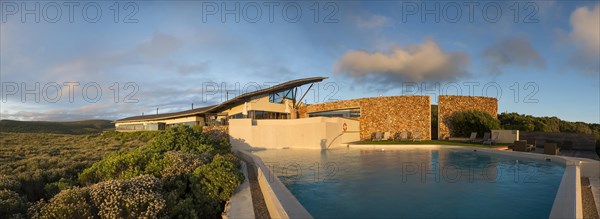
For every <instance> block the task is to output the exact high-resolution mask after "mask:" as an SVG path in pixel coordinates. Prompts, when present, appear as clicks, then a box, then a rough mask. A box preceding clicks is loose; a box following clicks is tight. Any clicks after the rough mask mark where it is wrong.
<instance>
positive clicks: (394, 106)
mask: <svg viewBox="0 0 600 219" xmlns="http://www.w3.org/2000/svg"><path fill="white" fill-rule="evenodd" d="M349 108H360V117H359V118H358V120H359V121H360V139H361V140H369V139H371V135H372V133H374V132H387V131H390V132H392V133H399V132H402V131H408V132H410V133H414V132H420V133H421V139H425V140H429V139H431V103H430V97H429V96H390V97H372V98H361V99H354V100H342V101H335V102H327V103H321V104H312V105H305V106H302V107H301V108H300V109H299V110H298V112H299V115H300V118H306V117H308V113H312V112H322V111H330V110H338V109H349Z"/></svg>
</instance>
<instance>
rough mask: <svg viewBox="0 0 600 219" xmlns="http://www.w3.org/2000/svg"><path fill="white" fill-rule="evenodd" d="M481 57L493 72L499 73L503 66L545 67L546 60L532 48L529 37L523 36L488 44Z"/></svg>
mask: <svg viewBox="0 0 600 219" xmlns="http://www.w3.org/2000/svg"><path fill="white" fill-rule="evenodd" d="M483 58H484V60H485V61H486V62H487V64H489V65H490V68H491V72H492V73H493V74H501V73H502V68H503V67H505V66H519V67H529V66H533V67H536V68H539V69H543V68H545V67H546V62H545V61H544V59H543V58H542V56H541V55H540V54H539V53H538V52H537V51H536V50H535V48H533V46H532V45H531V42H530V41H529V38H527V37H523V36H517V37H511V38H507V39H504V40H501V41H499V42H496V43H494V44H492V45H490V46H488V47H487V48H485V49H484V51H483Z"/></svg>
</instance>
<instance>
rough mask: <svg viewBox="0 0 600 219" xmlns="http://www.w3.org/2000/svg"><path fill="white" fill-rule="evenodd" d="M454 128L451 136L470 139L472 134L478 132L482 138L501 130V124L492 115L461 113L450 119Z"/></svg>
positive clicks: (476, 112) (456, 113)
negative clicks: (492, 131)
mask: <svg viewBox="0 0 600 219" xmlns="http://www.w3.org/2000/svg"><path fill="white" fill-rule="evenodd" d="M449 123H450V124H449V125H450V126H451V127H452V128H451V129H450V130H451V133H450V135H452V136H458V137H469V136H470V135H471V132H477V133H478V135H481V136H480V137H483V133H485V132H491V130H493V129H500V122H499V121H498V120H497V119H495V118H493V117H492V116H491V115H490V114H488V113H486V112H482V111H477V110H473V111H460V112H454V113H452V116H451V117H450V118H449Z"/></svg>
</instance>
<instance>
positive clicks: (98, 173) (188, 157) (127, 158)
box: [79, 126, 243, 218]
mask: <svg viewBox="0 0 600 219" xmlns="http://www.w3.org/2000/svg"><path fill="white" fill-rule="evenodd" d="M230 148H231V145H230V144H229V142H228V141H226V139H225V140H224V139H213V138H210V137H207V136H206V135H204V134H202V129H201V128H200V127H193V128H190V127H187V126H179V127H176V128H171V129H169V130H166V131H163V132H160V134H158V136H157V137H156V138H155V140H154V141H153V142H152V143H151V145H149V146H146V147H140V148H137V149H135V150H132V151H129V152H119V153H114V154H111V155H109V156H107V157H105V158H104V159H102V160H101V161H99V162H97V163H95V164H93V165H92V166H91V167H90V168H88V169H86V170H84V171H83V173H82V174H80V175H79V180H80V182H81V183H82V184H88V185H89V184H93V183H98V182H101V183H100V184H97V185H92V186H91V187H92V188H96V187H97V186H98V185H104V184H105V183H108V182H110V183H109V184H108V185H112V186H111V187H110V188H111V189H115V188H120V187H123V186H121V184H118V185H114V184H115V183H118V182H121V183H124V182H129V181H127V180H128V179H130V180H134V179H139V176H141V175H146V177H152V178H153V179H157V180H158V181H159V182H160V183H157V182H152V183H149V182H147V183H146V184H150V185H154V186H155V187H151V188H150V187H141V186H135V187H136V188H140V189H142V190H147V191H151V192H150V193H148V194H146V193H140V192H141V191H139V190H135V192H137V193H139V194H140V195H139V196H140V197H146V198H145V199H144V200H156V201H153V202H152V203H153V204H152V206H154V208H153V209H154V210H153V211H143V212H142V213H140V212H139V209H147V208H145V207H147V205H142V206H141V207H139V208H134V209H133V210H132V212H133V213H131V212H129V213H127V214H126V215H137V216H140V215H141V216H148V217H156V216H162V215H159V214H164V216H167V217H169V218H217V217H219V216H220V213H221V212H222V211H223V205H224V203H225V201H226V200H227V199H229V197H230V196H231V195H232V194H233V191H234V190H235V188H236V187H237V186H238V185H239V184H240V183H241V181H242V180H243V176H242V175H241V173H240V172H239V166H238V165H239V162H238V160H237V159H236V158H235V157H234V156H233V155H232V154H231V152H230ZM124 180H125V181H124ZM102 181H104V182H102ZM125 187H126V188H130V187H129V186H125ZM102 188H104V190H106V189H108V188H105V187H102ZM93 191H96V190H93ZM100 191H103V190H98V192H96V193H94V194H92V197H97V196H102V194H105V195H107V196H108V197H113V196H116V197H119V196H120V194H122V193H127V194H129V193H132V191H128V190H126V189H117V190H116V191H110V192H106V191H104V192H100ZM123 191H128V192H123ZM102 197H103V196H102ZM94 200H95V201H94V203H112V204H110V206H104V205H101V206H99V207H98V208H99V209H100V213H99V215H100V216H103V215H104V216H105V217H111V218H112V217H119V215H115V214H113V213H110V212H102V209H111V210H112V209H120V208H123V206H120V205H118V204H119V203H114V201H111V200H112V199H110V198H102V199H99V200H96V198H94ZM136 203H138V202H136V199H133V200H131V201H130V203H129V204H128V205H127V206H138V205H137V204H136ZM144 203H146V202H144ZM148 206H149V205H148ZM121 216H122V215H121Z"/></svg>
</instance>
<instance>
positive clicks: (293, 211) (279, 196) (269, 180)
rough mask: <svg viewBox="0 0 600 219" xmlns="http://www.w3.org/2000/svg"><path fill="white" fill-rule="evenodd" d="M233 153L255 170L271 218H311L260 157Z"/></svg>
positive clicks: (240, 151) (243, 152)
mask: <svg viewBox="0 0 600 219" xmlns="http://www.w3.org/2000/svg"><path fill="white" fill-rule="evenodd" d="M234 153H236V154H237V155H238V156H239V157H240V158H242V159H243V160H245V161H246V162H248V163H253V164H254V166H255V168H256V169H257V171H256V172H257V174H258V175H257V179H258V184H259V187H260V190H261V192H262V194H263V198H264V199H265V204H266V205H267V210H268V211H269V215H270V216H271V218H313V217H312V216H311V215H310V213H308V211H307V210H306V209H305V208H304V206H302V204H300V202H298V199H296V197H295V196H294V195H293V194H292V193H291V192H290V191H289V190H288V189H287V187H285V185H284V184H283V183H282V182H281V181H280V180H279V178H277V177H275V175H274V174H273V173H272V171H271V170H270V169H269V168H267V167H266V166H265V164H264V162H263V161H262V159H261V158H260V157H258V156H256V155H253V154H251V153H250V152H247V151H244V150H235V151H234ZM249 165H251V164H249Z"/></svg>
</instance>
